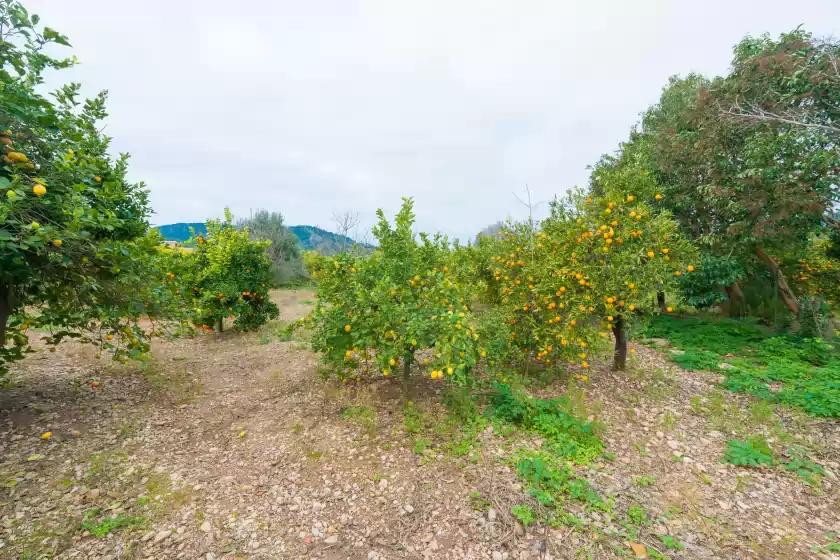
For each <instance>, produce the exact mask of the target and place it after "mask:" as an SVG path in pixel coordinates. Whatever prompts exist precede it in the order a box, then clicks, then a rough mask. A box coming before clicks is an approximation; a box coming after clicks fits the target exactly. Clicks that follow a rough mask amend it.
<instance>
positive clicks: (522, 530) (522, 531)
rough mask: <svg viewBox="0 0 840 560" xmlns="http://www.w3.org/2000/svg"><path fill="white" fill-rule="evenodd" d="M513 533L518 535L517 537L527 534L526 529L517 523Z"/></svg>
mask: <svg viewBox="0 0 840 560" xmlns="http://www.w3.org/2000/svg"><path fill="white" fill-rule="evenodd" d="M513 532H514V533H515V534H516V536H517V537H521V536H522V535H524V534H525V527H523V526H522V524H521V523H520V522H518V521H517V522H516V525H515V526H514V528H513Z"/></svg>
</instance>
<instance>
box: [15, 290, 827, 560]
mask: <svg viewBox="0 0 840 560" xmlns="http://www.w3.org/2000/svg"><path fill="white" fill-rule="evenodd" d="M275 299H276V300H277V302H278V304H279V305H280V306H281V309H282V310H283V314H284V317H283V319H284V320H291V319H293V318H295V317H297V316H300V315H302V314H303V313H305V312H306V310H307V309H308V308H309V305H310V304H311V301H310V300H311V299H313V296H312V294H311V292H307V291H287V292H280V293H277V294H276V295H275ZM661 346H663V347H656V348H647V347H644V346H637V347H636V353H635V354H634V355H633V358H632V360H631V368H630V371H629V372H627V373H622V374H616V373H613V372H610V371H609V370H608V369H607V368H606V367H605V365H600V366H598V367H596V368H593V369H594V370H595V371H593V372H592V374H591V376H590V380H589V382H588V383H580V384H575V385H569V384H568V381H567V380H564V379H557V380H553V381H551V382H548V383H546V384H544V385H541V386H539V387H536V386H535V387H533V388H532V392H533V393H534V394H535V395H541V396H544V397H546V396H551V395H556V394H559V393H563V392H567V391H569V390H570V388H571V390H573V391H575V392H576V393H577V394H578V395H579V396H580V399H581V402H582V405H583V407H584V409H585V414H587V415H589V416H590V417H591V419H593V420H594V419H597V420H598V424H599V425H601V426H602V427H603V429H604V433H603V436H602V437H603V439H604V441H605V442H606V444H607V453H606V454H605V455H604V456H603V457H601V458H599V459H598V460H597V461H596V462H595V463H593V464H592V465H590V466H588V467H586V468H581V469H580V473H579V474H581V475H582V476H584V477H585V478H587V480H589V481H590V482H591V483H592V485H593V486H594V487H595V488H596V489H597V490H598V491H599V492H602V493H603V494H604V495H608V496H613V498H614V507H613V509H612V511H611V512H608V513H605V512H594V511H591V512H582V514H581V515H582V516H583V518H584V523H583V524H582V525H581V526H579V527H577V528H574V529H572V528H569V527H558V528H543V527H536V526H530V527H527V528H526V527H522V526H521V525H520V524H519V523H517V522H516V521H515V520H514V519H513V517H512V516H511V514H510V507H511V506H512V505H515V504H517V503H521V502H522V501H525V500H527V499H528V498H527V497H526V496H525V494H524V491H523V489H522V485H521V483H520V482H519V481H518V480H517V478H516V475H515V473H514V469H512V468H511V463H510V458H511V457H512V455H513V453H514V452H515V450H516V449H518V448H522V447H526V448H527V447H531V448H534V447H538V446H539V445H540V444H541V442H540V441H539V439H538V438H537V437H536V436H534V435H532V434H527V433H516V434H504V435H503V434H498V433H495V432H494V431H493V429H492V428H488V429H486V430H484V431H483V432H482V433H480V434H479V435H478V436H477V437H476V438H475V441H474V443H473V444H472V446H471V447H470V448H468V449H467V450H466V451H464V452H459V453H453V452H451V449H452V447H451V446H447V445H445V444H441V442H445V441H447V440H448V439H452V438H457V437H459V434H458V431H459V429H458V427H457V426H455V427H453V426H452V425H451V421H449V423H448V424H447V418H446V409H445V408H444V407H443V406H442V405H441V404H440V397H439V395H437V394H436V393H437V391H438V388H439V387H440V385H439V384H435V383H433V382H432V381H431V380H424V381H422V382H420V385H418V386H417V387H415V389H414V397H413V398H414V402H413V404H412V410H413V411H414V413H413V415H412V417H413V418H417V419H419V420H418V421H417V422H414V423H412V422H409V421H408V420H407V417H406V414H405V413H404V408H403V404H402V402H401V399H400V387H399V381H398V380H393V379H390V378H381V377H379V378H373V377H371V378H369V379H363V382H362V383H360V384H358V385H353V386H346V387H345V386H342V385H339V384H336V383H334V382H324V381H322V380H321V379H320V378H319V377H318V375H317V374H316V366H317V358H316V356H315V355H314V354H313V353H312V352H311V351H310V349H309V347H308V346H307V345H306V344H305V343H304V342H302V341H299V340H286V337H285V336H283V335H282V332H281V330H280V329H279V326H278V325H275V326H269V327H267V328H265V329H263V330H262V331H260V332H258V333H251V334H236V333H224V334H221V335H207V336H200V337H196V338H194V339H185V340H180V341H176V342H173V343H162V344H159V345H158V346H157V347H156V349H155V352H154V360H152V361H151V362H150V363H149V364H148V365H147V366H146V367H143V368H137V367H136V366H131V367H128V366H126V367H123V366H117V365H114V364H111V363H108V362H105V361H104V360H102V361H100V360H96V359H94V351H93V350H92V349H90V348H85V347H82V346H78V345H73V344H63V345H62V346H61V347H60V348H59V351H58V352H56V353H53V354H51V353H49V352H46V351H40V352H38V353H36V354H34V355H32V356H30V357H29V358H28V359H27V360H26V361H25V362H24V363H23V364H22V365H21V366H20V367H19V368H18V371H17V372H16V375H15V376H13V378H12V379H11V380H10V382H9V383H8V384H7V385H8V386H7V387H6V388H4V389H3V390H2V391H0V485H2V490H3V493H2V498H0V558H9V559H12V558H14V559H38V558H61V559H64V558H79V559H82V558H85V559H94V558H95V559H111V560H116V559H118V558H119V559H124V558H138V559H146V558H154V559H169V558H203V559H208V560H209V559H214V558H215V559H222V558H226V559H227V558H229V559H232V558H242V559H253V560H256V559H268V558H321V559H336V560H337V559H344V558H354V559H355V558H358V559H379V560H385V559H390V558H441V559H444V558H446V559H463V558H476V559H478V558H487V559H490V558H492V559H494V560H498V559H511V560H513V559H520V558H615V557H621V556H625V557H633V556H634V555H638V556H641V555H643V554H649V555H650V556H649V557H657V555H660V556H659V557H663V556H661V555H667V556H668V557H671V558H725V559H730V558H732V559H735V558H832V554H835V555H836V554H837V553H835V552H832V551H831V548H832V547H830V546H829V545H830V543H831V542H833V541H832V539H834V540H836V537H832V534H834V535H839V534H840V498H838V496H840V493H838V486H837V485H838V481H837V475H838V474H840V428H839V427H838V423H837V422H834V421H829V420H818V419H814V418H809V417H806V416H803V415H801V414H799V413H796V412H794V411H790V410H783V409H778V408H776V409H773V408H769V407H766V406H762V405H761V404H760V403H756V402H755V401H754V399H748V398H746V397H743V396H740V395H734V394H732V393H725V392H721V391H720V390H719V389H717V388H716V382H717V379H715V376H713V375H711V374H698V373H690V372H685V371H681V370H679V369H677V368H675V367H673V366H672V365H670V364H669V363H668V362H667V361H666V359H665V353H667V352H668V351H669V349H668V348H667V345H665V344H664V343H663V344H661ZM93 381H98V382H99V383H100V384H99V385H98V386H97V387H92V382H93ZM447 426H448V427H447ZM47 432H50V433H51V436H50V437H49V438H48V439H42V435H43V434H45V433H47ZM756 433H761V434H764V435H766V436H767V437H768V438H769V441H771V442H775V443H784V445H783V446H782V447H784V446H786V445H788V444H791V445H792V444H797V445H801V446H802V447H803V448H805V449H807V450H808V451H809V453H810V455H811V457H812V458H813V459H815V460H816V461H817V462H819V463H820V464H821V465H822V467H823V468H824V470H825V475H823V476H822V477H820V478H819V479H818V480H811V481H810V482H808V481H805V480H804V479H803V478H802V477H800V476H798V475H796V474H794V473H790V472H787V471H785V470H783V469H781V468H761V469H746V468H743V467H735V466H733V465H730V464H725V463H721V462H720V461H719V459H720V457H721V456H722V453H723V449H724V447H725V444H726V442H727V441H728V440H730V439H733V438H745V437H747V436H748V435H750V434H756ZM424 438H428V439H427V440H426V439H424ZM420 441H424V442H427V443H429V444H431V445H426V444H424V445H422V446H421V449H418V445H419V444H418V442H420ZM424 446H428V447H430V449H429V450H427V451H426V452H425V453H424V454H422V455H421V454H420V453H419V451H422V447H424ZM634 505H635V506H639V507H643V508H644V510H645V511H646V512H648V517H649V523H646V524H644V526H642V527H639V528H638V534H637V535H636V536H635V537H634V538H635V541H634V542H633V544H637V545H643V548H642V549H637V550H636V552H634V551H633V549H632V548H631V547H630V541H629V540H628V539H622V538H621V536H620V534H621V533H622V531H623V529H622V527H623V525H622V524H623V523H626V515H627V512H628V509H629V508H630V507H631V506H634ZM617 535H619V536H617ZM661 536H666V537H669V536H670V537H673V538H674V539H675V540H676V541H678V542H679V543H680V544H681V545H682V548H679V547H677V548H675V549H669V548H668V547H667V546H666V541H667V539H666V540H663V539H662V538H661Z"/></svg>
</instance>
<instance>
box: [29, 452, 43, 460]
mask: <svg viewBox="0 0 840 560" xmlns="http://www.w3.org/2000/svg"><path fill="white" fill-rule="evenodd" d="M43 458H44V456H43V455H41V454H40V453H36V454H35V455H30V456H29V457H27V458H26V460H27V461H37V460H38V459H43Z"/></svg>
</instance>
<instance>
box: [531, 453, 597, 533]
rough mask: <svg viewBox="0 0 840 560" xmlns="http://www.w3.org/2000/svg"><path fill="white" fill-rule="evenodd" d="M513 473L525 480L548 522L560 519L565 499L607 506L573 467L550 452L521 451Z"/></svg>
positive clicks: (593, 506) (594, 505)
mask: <svg viewBox="0 0 840 560" xmlns="http://www.w3.org/2000/svg"><path fill="white" fill-rule="evenodd" d="M516 472H517V474H518V475H519V477H520V478H521V479H522V480H523V481H524V483H525V485H526V488H527V489H528V492H529V494H530V495H531V496H532V497H533V498H534V499H535V500H536V501H537V502H538V503H539V504H540V505H541V506H542V507H543V509H544V511H545V514H544V515H545V520H547V521H548V522H550V523H553V522H555V521H556V520H557V519H560V518H562V516H563V514H564V508H563V504H565V502H566V501H567V500H575V501H579V502H582V503H584V504H585V505H587V506H588V507H591V508H593V509H598V510H602V511H606V510H607V509H609V505H608V504H607V503H606V502H605V501H604V499H603V498H602V497H601V495H600V494H598V492H597V491H595V489H594V488H592V486H591V485H590V484H589V482H587V481H586V479H583V478H579V477H578V476H577V475H576V474H575V472H574V469H572V468H571V467H570V466H569V464H568V463H566V462H565V461H563V459H561V458H558V457H557V456H555V455H554V454H552V453H548V452H544V451H539V452H534V451H529V452H522V453H520V458H519V460H518V462H517V463H516Z"/></svg>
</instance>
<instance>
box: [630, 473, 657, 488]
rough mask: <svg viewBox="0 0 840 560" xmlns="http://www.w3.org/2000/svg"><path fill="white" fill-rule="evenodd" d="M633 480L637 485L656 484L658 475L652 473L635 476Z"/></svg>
mask: <svg viewBox="0 0 840 560" xmlns="http://www.w3.org/2000/svg"><path fill="white" fill-rule="evenodd" d="M632 480H633V484H635V485H636V486H653V485H654V484H656V477H655V476H652V475H647V476H634V477H633V479H632Z"/></svg>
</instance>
